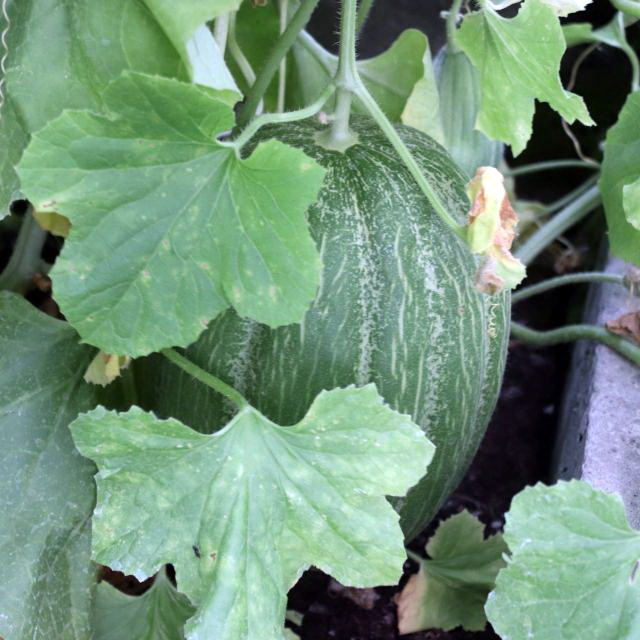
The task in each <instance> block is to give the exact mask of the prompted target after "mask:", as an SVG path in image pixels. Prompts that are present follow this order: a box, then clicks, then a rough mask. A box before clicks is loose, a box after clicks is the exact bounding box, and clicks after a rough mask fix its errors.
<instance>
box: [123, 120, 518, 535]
mask: <svg viewBox="0 0 640 640" xmlns="http://www.w3.org/2000/svg"><path fill="white" fill-rule="evenodd" d="M319 127H320V125H316V124H313V123H309V122H304V123H296V124H287V125H282V126H280V125H279V126H276V127H273V128H270V129H269V130H268V131H267V132H263V133H262V134H261V135H262V137H265V136H273V137H277V138H278V139H280V140H282V141H284V142H286V143H288V144H291V145H293V146H296V147H300V148H302V149H304V150H305V151H306V152H307V153H308V154H309V155H310V156H312V157H313V158H315V159H316V160H317V161H318V162H320V164H322V165H323V166H324V167H326V168H327V170H328V172H327V176H326V179H325V183H324V187H323V189H322V191H321V193H320V197H319V201H318V202H317V204H315V205H314V206H313V207H311V209H310V210H309V223H310V227H311V230H312V233H313V236H314V238H315V240H316V242H317V245H318V247H319V249H320V252H321V255H322V260H323V264H324V273H323V277H322V283H321V286H320V289H319V291H318V295H317V298H316V300H315V302H314V304H313V306H312V307H311V308H310V310H309V311H308V313H307V314H306V317H305V319H304V322H303V323H302V324H301V325H291V326H288V327H283V328H279V329H277V330H270V329H269V328H267V327H265V326H262V325H258V324H256V323H254V322H251V321H249V320H246V319H241V318H239V317H238V316H237V315H235V314H234V313H233V312H228V313H226V314H225V315H223V316H222V317H220V318H218V319H217V320H215V321H214V322H212V323H211V325H210V326H209V328H208V329H207V330H206V331H205V333H204V334H203V335H202V336H201V338H200V339H199V340H198V342H197V343H195V344H194V345H192V346H191V347H190V348H189V349H188V356H189V358H191V359H192V360H193V361H194V362H196V363H197V364H198V365H200V366H201V367H203V368H204V369H207V370H208V371H211V372H213V373H215V375H217V376H219V377H220V378H222V379H224V380H225V381H226V382H228V383H230V384H232V385H233V386H234V387H235V388H236V389H238V390H239V391H240V392H242V393H243V394H244V395H245V396H246V397H247V398H248V400H249V401H250V402H251V403H252V404H253V405H254V406H255V407H257V408H258V409H259V410H260V411H262V412H263V413H265V414H266V415H267V416H268V417H269V418H271V419H272V420H274V421H276V422H278V423H280V424H292V423H294V422H296V421H297V420H299V419H300V418H301V417H302V416H303V415H304V414H305V412H306V411H307V409H308V407H309V405H310V404H311V402H312V400H313V399H314V398H315V396H316V395H317V394H318V393H319V392H320V391H321V390H322V389H333V388H335V387H344V386H346V385H350V384H354V383H355V384H357V385H363V384H366V383H368V382H371V381H373V382H375V383H376V385H377V387H378V390H379V391H380V393H381V394H382V395H383V396H384V397H385V399H386V401H387V402H388V403H389V404H390V405H391V406H392V407H393V408H394V409H397V410H398V411H401V412H405V413H409V414H411V415H412V416H413V418H414V420H415V421H416V422H417V423H418V424H420V425H421V426H422V427H423V428H424V430H425V431H426V432H427V433H428V435H429V437H430V438H431V439H432V440H433V442H434V443H435V444H436V446H437V452H436V456H435V459H434V461H433V463H432V465H431V467H430V469H429V472H428V474H427V475H426V477H425V478H424V479H423V480H422V481H421V482H420V484H419V485H417V486H416V487H414V488H413V489H412V491H411V492H410V494H409V495H408V497H407V498H406V499H405V500H401V501H398V502H397V503H396V504H397V507H398V508H399V510H400V513H401V523H402V526H403V529H404V532H405V534H406V536H407V537H408V538H411V537H412V536H413V535H414V534H416V533H417V532H419V530H420V529H421V527H422V526H423V525H424V524H425V523H426V522H428V521H429V520H430V519H431V517H432V516H433V515H434V513H435V512H436V510H437V508H438V506H439V505H440V504H441V502H442V501H443V500H444V499H445V498H446V497H447V495H448V494H449V493H450V492H451V491H452V490H453V489H454V488H455V486H456V484H457V483H458V482H459V480H460V479H461V476H462V475H463V473H464V472H465V470H466V469H467V467H468V465H469V463H470V461H471V458H472V457H473V455H474V453H475V451H476V449H477V447H478V444H479V441H480V439H481V437H482V435H483V433H484V430H485V427H486V423H487V421H488V418H489V415H490V413H491V411H492V410H493V407H494V403H495V400H496V397H497V394H498V390H499V386H500V382H501V379H502V372H503V366H504V355H505V344H506V339H507V331H508V326H507V325H508V312H509V307H508V299H507V297H506V296H498V297H492V298H489V297H487V296H484V295H482V294H479V293H478V292H477V291H476V290H475V288H474V272H475V268H476V265H475V261H474V259H473V258H472V256H471V255H470V254H469V252H468V250H467V249H466V248H465V246H463V244H462V243H461V242H460V241H459V240H458V239H457V238H456V237H455V236H454V235H453V234H452V233H451V232H450V231H449V230H448V229H447V228H445V227H444V225H443V224H442V223H441V221H440V219H439V218H438V217H437V216H436V215H435V214H434V213H433V211H432V209H431V207H430V205H429V204H428V202H427V201H426V199H425V198H424V196H423V195H422V192H421V191H420V189H419V188H418V187H417V186H416V184H415V182H414V180H413V179H412V178H411V176H410V175H409V174H408V172H407V171H406V169H405V168H404V165H403V164H402V163H401V161H400V160H399V159H398V157H397V156H396V154H395V152H394V151H393V149H392V148H391V146H390V145H389V143H388V142H387V140H386V138H385V137H384V135H383V134H381V133H380V132H379V131H378V129H377V127H376V125H375V124H374V123H373V122H371V121H370V120H368V119H365V118H355V119H354V122H353V128H354V130H355V131H356V132H357V133H358V136H359V144H357V145H355V146H353V147H351V148H350V149H348V150H347V151H346V152H345V153H338V152H334V151H329V150H326V149H323V148H320V147H319V146H316V145H315V144H314V134H315V132H316V131H317V129H318V128H319ZM400 131H401V135H402V136H403V138H404V140H405V141H406V142H407V144H408V145H409V147H410V148H411V150H412V151H413V153H414V154H415V156H416V157H417V158H418V160H419V162H420V163H421V165H422V168H423V170H424V171H425V172H426V173H427V174H428V176H429V179H430V181H431V183H432V184H434V185H435V186H436V188H437V191H438V192H439V194H440V197H441V198H442V200H443V201H444V203H445V204H446V206H447V207H448V209H449V211H450V212H451V213H452V215H454V216H455V217H457V218H458V219H460V220H461V221H462V220H463V218H464V215H465V213H466V211H467V209H468V206H469V204H468V200H467V197H466V195H465V193H464V178H463V177H462V174H461V173H460V171H459V170H458V169H457V168H456V166H455V165H454V164H453V162H452V161H451V159H450V158H449V157H448V155H447V154H446V152H445V151H443V149H442V148H441V147H440V146H438V145H437V144H436V143H435V142H433V141H432V140H431V139H430V138H428V137H426V136H425V135H423V134H421V133H419V132H417V131H415V130H413V129H409V128H402V129H401V130H400ZM296 277H297V276H296V274H295V273H291V278H292V280H295V278H296ZM136 374H137V378H138V381H139V383H140V387H141V388H140V394H141V402H142V404H143V405H144V406H145V407H146V408H149V409H153V410H154V411H155V412H156V413H158V414H159V415H163V416H166V415H173V416H175V417H177V418H179V419H181V420H183V421H184V422H185V423H187V424H190V425H192V426H194V427H196V426H197V427H199V428H202V427H203V425H206V428H207V429H208V431H209V432H211V431H214V430H216V429H218V428H220V427H221V426H222V425H223V424H224V423H225V422H226V421H227V420H229V418H230V416H231V415H232V411H233V407H231V406H230V405H229V404H228V402H227V401H226V400H224V399H223V398H221V397H220V396H219V395H217V394H216V393H215V392H213V391H211V390H210V389H208V388H207V387H205V386H203V385H202V384H200V383H198V382H197V381H195V380H193V379H192V378H190V377H189V376H188V375H186V374H183V373H182V372H181V371H179V370H178V369H177V368H176V367H174V366H173V365H171V364H170V363H168V362H167V361H164V360H163V359H162V358H159V357H157V356H155V357H152V358H149V359H147V360H146V361H143V362H142V363H141V364H140V366H139V368H138V369H137V373H136Z"/></svg>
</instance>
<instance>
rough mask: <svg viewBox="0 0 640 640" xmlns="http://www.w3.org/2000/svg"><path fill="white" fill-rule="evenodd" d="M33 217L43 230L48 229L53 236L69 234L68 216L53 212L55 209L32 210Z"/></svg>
mask: <svg viewBox="0 0 640 640" xmlns="http://www.w3.org/2000/svg"><path fill="white" fill-rule="evenodd" d="M33 217H34V218H35V219H36V220H37V221H38V224H39V225H40V226H41V227H42V228H43V229H44V230H45V231H49V233H52V234H53V235H54V236H60V237H61V238H66V237H67V236H68V235H69V231H70V230H71V223H70V222H69V219H68V218H65V217H64V216H61V215H60V214H59V213H55V211H34V212H33Z"/></svg>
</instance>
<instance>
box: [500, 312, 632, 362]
mask: <svg viewBox="0 0 640 640" xmlns="http://www.w3.org/2000/svg"><path fill="white" fill-rule="evenodd" d="M511 335H512V336H513V337H514V338H517V339H518V340H520V341H521V342H524V343H525V344H530V345H532V346H534V347H551V346H554V345H557V344H565V343H567V342H575V341H576V340H593V341H595V342H598V343H600V344H604V345H605V346H607V347H609V348H610V349H613V350H614V351H615V352H616V353H618V354H620V355H621V356H623V357H625V358H627V359H628V360H630V361H631V362H633V363H634V364H636V365H638V366H640V347H638V346H636V345H635V344H633V343H632V342H629V341H628V340H627V339H625V338H623V337H621V336H618V335H616V334H614V333H611V332H610V331H607V330H606V329H604V328H603V327H598V326H595V325H590V324H572V325H568V326H566V327H561V328H559V329H552V330H551V331H536V330H535V329H529V327H525V326H524V325H522V324H520V323H518V322H512V323H511Z"/></svg>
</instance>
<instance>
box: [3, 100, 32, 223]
mask: <svg viewBox="0 0 640 640" xmlns="http://www.w3.org/2000/svg"><path fill="white" fill-rule="evenodd" d="M28 141H29V136H28V134H27V133H26V131H25V130H24V127H23V126H22V124H21V123H20V120H19V118H18V116H17V113H16V110H15V107H14V104H13V100H12V98H11V97H10V96H7V97H6V98H5V102H4V104H3V105H2V109H0V220H2V218H4V217H5V216H6V215H7V214H8V213H9V205H10V204H11V203H12V202H13V201H14V200H17V199H18V198H19V197H20V184H19V181H18V176H17V174H16V171H15V166H16V164H18V161H19V160H20V156H21V155H22V150H23V149H24V148H25V146H26V145H27V142H28Z"/></svg>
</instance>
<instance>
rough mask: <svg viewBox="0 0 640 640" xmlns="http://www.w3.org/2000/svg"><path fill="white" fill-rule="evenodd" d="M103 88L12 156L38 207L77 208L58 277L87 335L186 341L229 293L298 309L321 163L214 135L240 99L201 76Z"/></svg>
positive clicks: (305, 294) (240, 302) (311, 286)
mask: <svg viewBox="0 0 640 640" xmlns="http://www.w3.org/2000/svg"><path fill="white" fill-rule="evenodd" d="M104 100H105V104H106V105H107V107H108V108H109V110H110V113H109V114H108V115H105V116H102V115H96V114H94V113H90V112H82V111H75V112H74V111H70V112H65V113H64V114H63V115H62V116H60V117H59V118H58V119H56V120H54V121H53V122H52V123H50V124H49V125H48V126H47V127H45V128H44V129H43V130H42V131H40V132H39V133H38V134H36V135H35V136H34V137H33V140H32V142H31V144H30V145H29V147H28V149H27V151H26V152H25V155H24V156H23V159H22V161H21V163H20V165H19V169H18V171H19V174H20V177H21V180H22V183H23V187H24V190H25V193H26V194H27V195H28V197H29V199H30V200H31V202H32V203H33V204H34V207H35V208H36V210H38V211H51V210H54V211H56V212H58V213H61V214H63V215H65V216H66V217H68V218H69V220H70V221H71V224H72V228H71V232H70V235H69V238H68V239H67V242H66V243H65V247H64V250H63V252H62V254H61V256H60V257H59V258H58V261H57V263H56V265H55V267H54V269H53V271H52V278H53V282H54V287H55V292H56V300H57V301H58V302H59V303H60V306H61V308H62V310H63V312H64V314H65V316H66V317H67V319H68V320H69V322H71V324H72V325H73V326H74V327H75V328H76V329H77V330H78V331H79V333H80V335H81V336H82V338H83V339H84V340H85V341H87V342H89V343H91V344H94V345H96V346H98V347H100V348H101V349H102V350H103V351H105V352H106V353H112V354H118V355H131V356H139V355H144V354H147V353H151V352H153V351H159V350H160V349H162V348H164V347H168V346H171V345H179V346H184V345H188V344H189V343H191V342H193V341H194V340H195V339H196V338H197V336H198V335H199V334H200V332H201V331H203V330H204V328H205V327H206V325H207V323H208V322H209V321H210V320H211V319H212V318H214V317H215V316H216V315H218V314H219V313H220V312H221V311H223V310H225V309H226V308H228V307H229V306H231V305H233V307H234V308H235V309H236V311H238V313H239V314H240V315H243V316H249V317H251V318H254V319H255V320H258V321H260V322H263V323H265V324H268V325H270V326H277V325H282V324H287V323H291V322H296V321H299V320H300V319H301V318H302V316H303V315H304V313H305V311H306V309H307V306H308V305H309V303H310V302H311V301H312V300H313V297H314V295H315V291H316V287H317V285H318V281H319V274H320V259H319V256H318V253H317V250H316V246H315V244H314V242H313V239H312V238H311V235H310V233H309V230H308V226H307V221H306V217H305V211H306V209H307V207H308V206H309V205H310V204H311V203H312V202H313V201H314V200H315V198H316V196H317V193H318V191H319V189H320V186H321V184H322V179H323V176H324V170H323V169H321V168H320V167H319V165H317V164H316V163H315V162H314V161H313V160H311V159H310V158H308V157H307V156H306V155H305V154H304V153H303V152H302V151H299V150H297V149H292V148H290V147H288V146H286V145H284V144H283V143H281V142H277V141H275V140H270V141H268V142H265V143H263V144H261V145H259V146H258V147H257V149H256V150H255V151H254V152H253V153H252V154H251V156H249V157H248V158H244V159H239V158H238V157H236V155H235V152H234V150H233V149H231V148H229V147H224V146H222V145H221V144H220V143H219V142H218V141H217V139H216V138H217V136H218V135H219V134H221V133H223V132H224V131H226V130H228V129H229V128H230V127H231V126H232V125H233V112H232V110H231V108H230V107H229V105H228V104H227V103H226V102H225V101H224V100H221V99H220V97H219V94H218V93H217V92H214V91H211V90H209V89H206V88H204V87H198V86H196V85H189V84H185V83H181V82H179V81H177V80H170V79H164V78H158V77H151V76H145V75H142V74H136V73H125V74H124V75H123V76H122V77H121V78H119V79H118V80H116V81H115V82H114V83H113V84H112V85H111V86H110V87H109V89H108V90H107V91H106V93H105V96H104ZM292 275H294V277H292Z"/></svg>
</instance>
